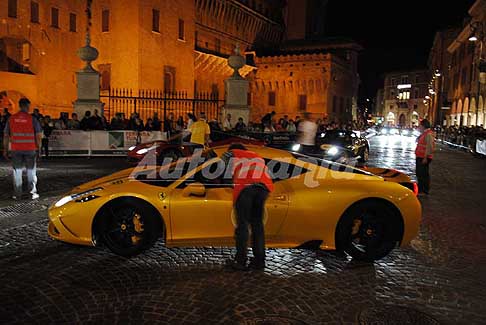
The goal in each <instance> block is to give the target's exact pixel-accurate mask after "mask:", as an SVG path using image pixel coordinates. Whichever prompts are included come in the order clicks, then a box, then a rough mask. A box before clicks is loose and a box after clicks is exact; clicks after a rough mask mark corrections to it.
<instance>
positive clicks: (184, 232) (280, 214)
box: [170, 159, 292, 245]
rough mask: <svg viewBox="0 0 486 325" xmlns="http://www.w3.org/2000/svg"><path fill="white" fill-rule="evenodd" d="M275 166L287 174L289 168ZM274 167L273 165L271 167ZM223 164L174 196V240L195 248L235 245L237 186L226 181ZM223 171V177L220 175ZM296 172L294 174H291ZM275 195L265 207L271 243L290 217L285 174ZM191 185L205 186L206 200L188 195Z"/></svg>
mask: <svg viewBox="0 0 486 325" xmlns="http://www.w3.org/2000/svg"><path fill="white" fill-rule="evenodd" d="M281 164H282V163H280V162H277V163H276V164H274V165H273V167H274V169H279V170H280V171H283V170H284V169H285V168H288V165H284V166H283V167H282V165H281ZM270 165H271V166H270V167H272V164H270ZM223 168H224V167H223V166H222V162H221V160H219V159H217V160H213V161H211V162H208V163H206V164H204V165H203V166H202V167H201V168H200V169H199V170H197V171H196V172H195V173H194V175H193V176H192V177H189V178H188V179H186V180H185V181H184V182H182V183H181V184H180V185H178V186H177V188H176V189H175V190H174V192H173V193H172V194H171V200H170V216H171V224H172V240H173V241H174V242H187V243H191V244H208V245H209V244H211V245H226V244H231V245H232V244H233V241H234V240H233V235H234V228H235V226H236V213H235V211H233V185H232V184H231V180H230V181H228V180H227V179H225V178H224V177H223V174H224V175H225V176H228V175H226V174H225V173H224V171H223ZM218 170H219V175H220V176H219V177H216V175H218ZM290 172H292V171H290ZM274 177H275V179H274V181H275V183H274V191H272V192H271V193H270V194H269V197H268V199H267V201H266V204H265V213H264V220H263V221H264V225H265V235H266V239H267V241H272V240H273V239H274V238H276V237H277V236H278V232H279V230H280V228H281V226H282V224H283V222H284V220H285V217H286V216H287V210H288V206H289V193H288V187H287V186H286V185H285V183H284V182H282V181H283V180H285V179H287V178H288V177H289V176H288V175H287V174H285V173H283V174H282V173H279V174H275V175H274ZM191 183H201V184H204V186H205V188H206V192H205V195H204V196H200V197H197V196H193V195H188V193H187V191H185V188H186V187H187V186H189V184H191Z"/></svg>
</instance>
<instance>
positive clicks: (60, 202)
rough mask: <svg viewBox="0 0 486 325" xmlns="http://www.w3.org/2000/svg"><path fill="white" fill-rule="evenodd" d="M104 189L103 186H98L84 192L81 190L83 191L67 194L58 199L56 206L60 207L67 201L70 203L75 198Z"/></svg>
mask: <svg viewBox="0 0 486 325" xmlns="http://www.w3.org/2000/svg"><path fill="white" fill-rule="evenodd" d="M102 189H103V188H102V187H96V188H93V189H91V190H87V191H84V192H81V193H76V194H71V195H67V196H65V197H63V198H62V199H60V200H59V201H57V202H56V203H55V204H54V206H55V207H56V208H60V207H62V206H63V205H65V204H66V203H69V202H71V201H73V200H76V199H79V198H81V197H83V196H86V195H89V194H93V193H94V192H98V191H101V190H102Z"/></svg>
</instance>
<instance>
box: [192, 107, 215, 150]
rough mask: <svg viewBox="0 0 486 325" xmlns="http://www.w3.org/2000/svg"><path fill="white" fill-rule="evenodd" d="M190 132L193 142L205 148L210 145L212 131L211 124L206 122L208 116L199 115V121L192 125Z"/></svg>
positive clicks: (202, 113)
mask: <svg viewBox="0 0 486 325" xmlns="http://www.w3.org/2000/svg"><path fill="white" fill-rule="evenodd" d="M188 131H189V132H191V142H193V143H198V144H201V145H203V146H207V145H208V143H209V135H210V134H211V129H210V128H209V124H208V123H207V122H206V115H205V114H204V112H201V113H200V114H199V120H197V122H194V123H192V125H191V126H190V127H189V130H188Z"/></svg>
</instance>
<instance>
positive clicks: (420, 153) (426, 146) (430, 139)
mask: <svg viewBox="0 0 486 325" xmlns="http://www.w3.org/2000/svg"><path fill="white" fill-rule="evenodd" d="M418 129H419V131H420V132H421V134H420V136H419V137H418V138H417V147H416V148H415V157H416V174H417V181H418V190H419V194H420V193H424V194H429V190H430V175H429V165H430V163H431V162H432V158H433V154H434V148H435V139H434V132H433V131H432V130H431V129H430V122H429V121H428V120H426V119H423V120H422V121H421V122H420V125H419V127H418Z"/></svg>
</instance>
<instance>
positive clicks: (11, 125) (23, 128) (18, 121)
mask: <svg viewBox="0 0 486 325" xmlns="http://www.w3.org/2000/svg"><path fill="white" fill-rule="evenodd" d="M29 106H30V101H29V100H28V99H27V98H21V99H20V100H19V107H20V111H19V112H18V113H16V114H14V115H12V116H11V117H10V119H9V120H8V122H7V125H6V126H5V130H4V139H3V155H4V157H5V158H6V159H8V148H9V145H11V151H12V166H13V178H14V194H13V196H12V198H13V199H14V200H18V199H20V198H21V197H22V171H23V169H24V167H25V169H27V179H28V182H29V192H30V194H31V195H32V199H33V200H35V199H38V198H39V194H37V175H36V159H37V156H38V154H39V151H38V150H39V148H40V147H41V141H42V140H41V137H42V129H41V126H40V123H39V120H37V119H36V118H34V117H33V116H31V115H30V114H29Z"/></svg>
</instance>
